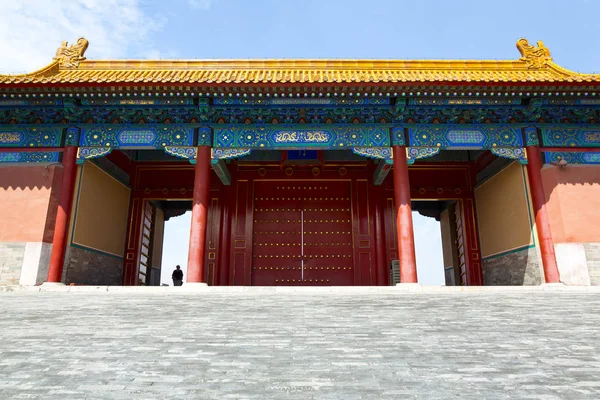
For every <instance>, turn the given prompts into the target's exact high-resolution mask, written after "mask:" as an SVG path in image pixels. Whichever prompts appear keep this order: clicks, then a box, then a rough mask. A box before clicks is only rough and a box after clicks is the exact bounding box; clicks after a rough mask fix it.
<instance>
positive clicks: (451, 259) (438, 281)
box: [412, 200, 464, 286]
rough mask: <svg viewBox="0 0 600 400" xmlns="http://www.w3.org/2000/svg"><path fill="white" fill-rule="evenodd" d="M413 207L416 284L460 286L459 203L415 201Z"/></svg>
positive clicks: (460, 233) (461, 242)
mask: <svg viewBox="0 0 600 400" xmlns="http://www.w3.org/2000/svg"><path fill="white" fill-rule="evenodd" d="M412 207H413V227H414V234H415V252H416V258H417V276H418V280H419V283H421V284H423V285H433V286H440V285H446V286H454V285H460V282H461V277H460V271H461V260H464V254H463V252H464V249H463V242H464V241H463V231H464V229H463V226H462V217H461V215H460V209H461V207H460V202H459V201H456V200H417V201H413V202H412ZM463 269H464V268H463Z"/></svg>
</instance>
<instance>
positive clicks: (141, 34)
mask: <svg viewBox="0 0 600 400" xmlns="http://www.w3.org/2000/svg"><path fill="white" fill-rule="evenodd" d="M0 6H1V7H2V13H0V38H1V39H0V54H2V55H3V56H2V57H1V58H0V71H1V72H3V73H8V72H11V73H17V72H29V71H33V70H35V69H38V68H40V67H43V66H45V65H47V64H48V63H49V62H50V61H51V59H52V57H53V55H54V53H55V51H56V48H57V47H59V45H60V43H61V41H63V40H68V41H69V42H70V43H74V42H75V41H76V40H77V38H78V37H80V36H85V37H86V38H87V39H88V40H89V41H90V47H89V49H88V52H87V54H86V56H87V57H88V58H90V59H105V58H128V59H136V58H142V59H148V58H152V59H158V58H162V59H167V58H177V59H192V58H393V59H517V58H518V57H519V53H518V51H517V49H516V48H515V43H516V41H517V40H518V39H519V38H520V37H525V38H527V39H528V40H529V41H530V42H531V43H535V42H537V41H538V40H543V41H544V44H545V45H546V46H547V47H548V48H549V49H550V52H551V54H552V56H553V57H554V60H555V62H557V63H558V64H559V65H561V66H563V67H565V68H568V69H571V70H574V71H579V72H587V73H591V72H597V71H600V41H599V40H598V39H599V37H600V34H599V32H600V18H598V15H600V1H596V0H571V1H568V2H567V1H564V0H561V1H559V0H541V1H540V0H527V1H525V0H520V1H515V0H500V1H484V0H478V1H476V0H454V1H451V0H438V1H433V0H431V1H417V0H412V1H406V0H370V1H364V0H363V1H360V0H171V1H164V0H148V1H141V0H53V1H49V0H19V1H15V0H0ZM434 222H435V221H433V220H432V219H427V218H417V219H415V229H416V235H417V262H418V264H419V267H420V268H423V267H426V266H429V265H436V264H440V263H441V261H440V260H439V254H440V251H437V250H436V251H431V249H438V250H439V247H440V244H439V228H437V226H436V224H435V223H434ZM171 231H173V232H174V233H169V232H171ZM188 233H189V220H187V221H186V218H185V217H181V218H179V219H174V220H173V222H170V223H169V224H168V225H167V243H166V249H165V256H166V259H165V268H166V269H167V270H168V272H169V275H170V271H169V270H170V269H171V268H172V266H173V265H175V264H177V263H180V264H182V265H184V264H185V260H186V257H185V254H183V252H185V251H187V235H188ZM432 254H434V256H432ZM436 254H437V255H436ZM180 260H181V261H180ZM434 269H435V268H434ZM420 278H422V279H423V281H425V282H426V283H437V282H438V280H439V276H438V275H436V274H435V273H429V272H422V273H421V271H420ZM429 279H431V280H429ZM167 281H168V279H167Z"/></svg>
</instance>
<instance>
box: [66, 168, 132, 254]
mask: <svg viewBox="0 0 600 400" xmlns="http://www.w3.org/2000/svg"><path fill="white" fill-rule="evenodd" d="M130 193H131V191H130V189H129V188H128V187H126V186H125V185H123V184H122V183H121V182H119V181H117V180H116V179H115V178H113V177H112V176H110V175H109V174H107V173H106V172H104V171H103V170H102V169H100V168H99V167H98V166H96V165H94V164H93V163H91V162H89V161H86V163H85V164H84V165H83V166H82V167H81V168H79V171H78V185H77V190H76V199H75V200H76V203H75V207H74V218H73V231H72V243H74V244H76V245H80V246H83V247H87V248H90V249H93V250H98V251H102V252H104V253H108V254H112V255H116V256H119V257H123V255H124V251H125V236H126V231H127V216H128V211H129V197H130Z"/></svg>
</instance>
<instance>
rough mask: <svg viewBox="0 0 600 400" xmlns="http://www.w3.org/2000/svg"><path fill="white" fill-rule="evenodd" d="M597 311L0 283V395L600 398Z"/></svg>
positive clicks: (446, 297)
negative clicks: (4, 289)
mask: <svg viewBox="0 0 600 400" xmlns="http://www.w3.org/2000/svg"><path fill="white" fill-rule="evenodd" d="M392 289H393V288H392ZM38 290H39V289H38ZM599 311H600V295H599V293H598V292H597V291H596V292H594V291H589V292H586V291H581V292H576V291H569V290H556V291H542V290H520V291H519V290H517V291H510V292H507V291H502V289H498V290H487V291H480V292H477V291H474V292H465V293H457V292H451V291H449V290H448V291H444V290H440V291H437V292H430V293H427V292H416V293H408V292H402V291H398V290H397V291H394V290H382V291H372V292H369V291H368V290H358V289H357V290H346V291H339V292H338V291H335V290H330V291H327V290H324V291H318V290H313V291H307V292H296V293H294V292H291V291H287V292H286V291H279V292H276V291H268V290H267V291H260V290H239V291H235V290H230V291H228V290H221V291H218V290H217V291H214V290H206V291H203V292H202V291H200V292H196V293H184V292H176V291H174V290H170V291H162V292H159V291H154V292H153V291H151V290H150V291H144V290H129V291H127V290H121V291H120V292H117V291H115V292H110V291H106V288H105V289H104V290H100V291H98V290H96V291H94V290H92V289H90V290H89V291H88V292H86V291H80V292H75V291H72V292H70V293H61V292H39V291H38V292H32V291H27V290H21V291H16V292H12V293H0V399H33V398H39V399H61V400H68V399H78V400H79V399H313V398H314V399H343V400H351V399H599V398H600V312H599Z"/></svg>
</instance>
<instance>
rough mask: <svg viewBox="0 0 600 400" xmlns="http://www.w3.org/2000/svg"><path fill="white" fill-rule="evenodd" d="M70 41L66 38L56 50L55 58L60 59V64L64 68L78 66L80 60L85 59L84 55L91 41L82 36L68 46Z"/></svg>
mask: <svg viewBox="0 0 600 400" xmlns="http://www.w3.org/2000/svg"><path fill="white" fill-rule="evenodd" d="M67 44H68V42H67V41H66V40H65V41H64V42H62V44H61V46H60V47H59V48H58V49H57V50H56V55H55V56H54V60H55V61H58V65H59V66H60V67H63V68H77V67H79V62H80V61H83V60H85V57H84V56H83V55H84V54H85V51H86V50H87V48H88V45H89V44H90V42H88V41H87V39H85V38H83V37H81V38H79V39H77V43H75V44H73V45H71V46H69V47H67Z"/></svg>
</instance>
